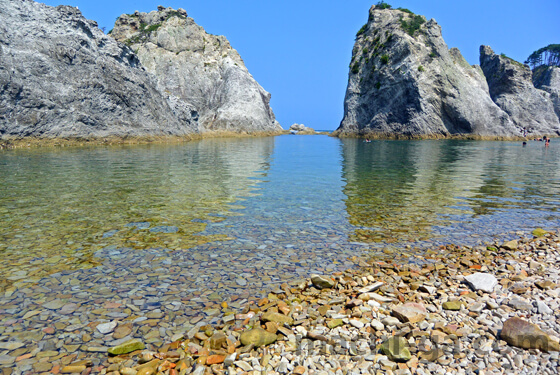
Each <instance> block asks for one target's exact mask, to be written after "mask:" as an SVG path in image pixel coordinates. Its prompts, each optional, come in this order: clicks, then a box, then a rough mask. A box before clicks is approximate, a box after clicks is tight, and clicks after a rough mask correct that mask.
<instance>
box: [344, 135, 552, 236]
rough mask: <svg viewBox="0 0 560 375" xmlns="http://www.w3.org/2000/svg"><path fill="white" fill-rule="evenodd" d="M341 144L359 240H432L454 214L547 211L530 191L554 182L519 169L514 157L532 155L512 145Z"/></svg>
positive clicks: (544, 191) (541, 192) (542, 190)
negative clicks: (541, 180)
mask: <svg viewBox="0 0 560 375" xmlns="http://www.w3.org/2000/svg"><path fill="white" fill-rule="evenodd" d="M342 142H343V151H342V152H343V158H344V162H343V175H344V178H345V179H346V181H347V185H346V187H345V188H344V192H345V194H346V195H347V196H348V199H347V200H346V206H347V210H348V214H349V216H350V222H351V224H353V225H355V226H357V227H358V228H357V229H356V230H355V232H354V236H353V238H354V239H355V240H359V241H368V242H369V241H372V242H381V241H383V242H396V241H399V240H406V241H414V240H418V239H423V238H429V237H431V236H432V227H433V226H434V225H438V226H442V225H447V224H449V223H450V222H451V221H453V220H468V218H469V217H474V216H476V215H490V214H496V213H497V212H498V211H499V210H503V209H513V208H537V209H546V207H540V206H539V205H536V206H534V205H533V204H532V203H531V198H530V196H531V194H533V195H535V196H542V197H546V196H551V194H552V191H551V185H550V184H540V183H538V182H535V179H534V176H531V173H532V170H531V169H530V168H519V164H516V163H526V161H523V160H519V157H520V156H521V157H529V158H532V157H533V156H529V155H519V154H518V151H519V150H518V148H517V147H515V146H514V144H512V143H501V144H495V143H492V144H491V145H492V147H485V145H489V144H485V143H483V142H465V141H423V142H410V141H378V142H372V143H364V142H362V141H360V140H353V139H345V140H343V141H342ZM550 173H555V172H550V171H548V173H547V174H550ZM515 176H518V178H519V180H520V181H518V182H516V181H515ZM551 178H552V177H551ZM519 184H522V186H523V187H525V188H524V189H519V188H518V185H519ZM552 186H554V185H552ZM557 188H558V187H557V186H556V188H555V189H552V190H554V191H557V190H558V189H557ZM456 215H460V216H456ZM489 232H491V230H490V229H489Z"/></svg>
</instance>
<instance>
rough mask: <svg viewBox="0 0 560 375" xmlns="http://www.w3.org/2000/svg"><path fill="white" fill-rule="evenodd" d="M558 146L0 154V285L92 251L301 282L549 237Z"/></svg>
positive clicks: (288, 141)
mask: <svg viewBox="0 0 560 375" xmlns="http://www.w3.org/2000/svg"><path fill="white" fill-rule="evenodd" d="M559 150H560V146H559V145H558V144H557V143H555V142H553V143H552V144H551V145H550V147H548V148H545V147H544V145H543V144H542V143H541V142H530V143H529V144H528V145H527V146H526V147H522V145H521V143H520V142H482V141H374V142H372V143H364V142H363V141H361V140H356V139H343V140H339V139H336V138H330V137H327V136H289V135H287V136H279V137H268V138H246V139H207V140H202V141H197V142H190V143H187V144H178V145H145V146H111V147H94V148H68V149H33V150H13V151H3V152H1V153H0V275H2V276H0V288H2V289H6V288H10V287H13V286H14V285H15V286H17V285H19V284H21V283H28V282H36V281H37V280H39V279H40V278H41V277H44V276H45V275H48V274H51V273H53V272H56V271H60V270H64V269H67V270H73V269H82V268H91V267H97V266H98V265H100V264H104V263H106V262H108V261H109V260H108V259H109V258H110V257H108V255H107V251H106V250H104V249H115V248H117V249H118V248H126V249H127V252H128V253H131V254H134V252H135V251H137V252H141V251H146V250H150V249H165V250H166V251H168V252H171V253H172V252H173V251H175V252H181V251H187V250H188V252H189V254H196V253H201V254H203V253H205V252H208V251H217V250H216V249H219V251H220V254H222V253H223V254H228V252H229V253H231V254H233V253H234V252H235V251H237V250H240V249H247V251H251V252H259V253H262V256H263V257H270V258H271V259H273V258H275V257H277V258H278V259H284V260H283V262H285V263H286V267H287V268H286V272H288V273H289V272H296V273H299V274H306V273H308V272H310V271H311V270H310V269H309V268H312V269H314V270H325V269H326V270H330V269H332V267H333V266H332V264H333V263H334V264H337V262H340V257H341V254H342V255H351V254H357V253H358V252H363V251H368V249H371V248H376V247H383V246H387V245H388V244H389V245H391V246H399V244H409V245H412V246H419V247H425V246H430V245H433V244H441V243H449V242H452V243H458V244H474V243H477V242H480V241H485V240H490V239H492V238H495V237H500V238H506V237H514V235H513V234H512V231H516V230H523V231H530V230H532V229H534V228H536V227H543V228H548V229H556V228H558V224H559V223H560V214H559V213H558V209H559V206H560V198H559V193H560V172H559V167H560V156H559V154H560V153H559ZM131 223H145V224H142V225H140V226H138V225H135V224H131ZM282 257H284V258H282ZM302 258H306V259H307V260H308V261H307V262H305V261H301V260H302ZM311 258H313V259H312V261H311ZM193 259H194V260H193V261H194V262H196V259H195V258H193ZM298 259H299V261H298ZM337 259H338V261H337ZM249 266H250V265H247V267H249Z"/></svg>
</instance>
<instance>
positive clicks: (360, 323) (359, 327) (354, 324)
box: [349, 319, 365, 329]
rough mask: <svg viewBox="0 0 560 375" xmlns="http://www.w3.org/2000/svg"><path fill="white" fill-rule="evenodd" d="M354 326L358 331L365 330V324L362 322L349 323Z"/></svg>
mask: <svg viewBox="0 0 560 375" xmlns="http://www.w3.org/2000/svg"><path fill="white" fill-rule="evenodd" d="M349 323H350V324H351V325H352V326H354V327H356V328H358V329H362V328H364V325H365V324H364V323H362V322H360V321H359V320H356V319H351V320H350V322H349Z"/></svg>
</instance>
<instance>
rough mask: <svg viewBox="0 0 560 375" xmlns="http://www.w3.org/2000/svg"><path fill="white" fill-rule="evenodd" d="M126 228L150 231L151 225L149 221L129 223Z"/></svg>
mask: <svg viewBox="0 0 560 375" xmlns="http://www.w3.org/2000/svg"><path fill="white" fill-rule="evenodd" d="M125 227H136V229H148V228H149V227H150V223H149V222H148V221H142V222H137V223H128V224H126V225H125Z"/></svg>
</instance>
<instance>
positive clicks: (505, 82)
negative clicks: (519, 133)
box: [480, 46, 560, 135]
mask: <svg viewBox="0 0 560 375" xmlns="http://www.w3.org/2000/svg"><path fill="white" fill-rule="evenodd" d="M480 66H481V68H482V71H483V72H484V75H485V76H486V80H487V81H488V87H489V89H490V96H491V97H492V100H494V102H495V103H496V104H497V105H498V106H499V107H500V108H502V109H503V110H504V111H505V112H506V113H507V114H508V115H509V116H510V118H511V120H512V121H513V122H514V123H515V124H516V125H517V126H518V127H526V128H527V130H528V132H529V134H536V135H540V134H550V133H555V134H560V123H559V122H558V117H557V116H556V114H555V113H554V105H553V104H552V101H551V99H550V94H549V93H547V92H546V91H543V90H539V89H537V88H535V86H534V85H533V80H532V78H533V73H532V71H531V69H530V68H529V67H528V66H527V65H523V64H521V63H519V62H517V61H515V60H513V59H510V58H508V57H506V56H504V55H497V54H495V53H494V51H492V48H490V47H489V46H481V47H480Z"/></svg>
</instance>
